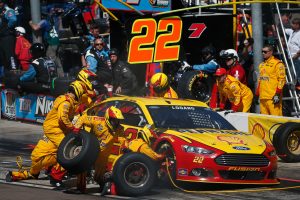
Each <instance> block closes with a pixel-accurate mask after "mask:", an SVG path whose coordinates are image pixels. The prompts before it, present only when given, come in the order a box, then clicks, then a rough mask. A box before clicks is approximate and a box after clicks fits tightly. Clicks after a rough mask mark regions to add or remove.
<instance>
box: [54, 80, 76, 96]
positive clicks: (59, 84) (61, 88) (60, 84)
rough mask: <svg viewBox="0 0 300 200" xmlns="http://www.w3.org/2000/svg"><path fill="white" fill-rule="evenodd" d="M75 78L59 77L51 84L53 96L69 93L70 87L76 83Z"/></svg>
mask: <svg viewBox="0 0 300 200" xmlns="http://www.w3.org/2000/svg"><path fill="white" fill-rule="evenodd" d="M75 79H76V78H75V77H57V78H54V79H53V80H52V83H51V90H50V91H51V95H52V96H55V97H56V96H59V95H62V94H65V93H66V92H67V91H68V88H69V85H70V84H71V83H72V82H73V81H75Z"/></svg>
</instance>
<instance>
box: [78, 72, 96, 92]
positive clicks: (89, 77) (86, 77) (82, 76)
mask: <svg viewBox="0 0 300 200" xmlns="http://www.w3.org/2000/svg"><path fill="white" fill-rule="evenodd" d="M77 79H79V80H81V81H82V82H83V83H84V84H85V85H86V87H87V88H88V89H89V90H92V89H93V84H94V82H95V81H96V74H95V73H94V72H92V71H90V70H88V69H86V68H83V69H82V70H81V71H80V72H79V73H78V76H77Z"/></svg>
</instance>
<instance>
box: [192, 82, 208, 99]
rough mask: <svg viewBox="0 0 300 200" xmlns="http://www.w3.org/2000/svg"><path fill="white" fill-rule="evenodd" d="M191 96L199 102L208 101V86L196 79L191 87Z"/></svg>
mask: <svg viewBox="0 0 300 200" xmlns="http://www.w3.org/2000/svg"><path fill="white" fill-rule="evenodd" d="M192 94H193V96H194V97H195V99H197V100H199V101H204V102H206V101H208V100H209V98H210V94H209V89H208V86H207V85H206V84H205V83H203V82H202V81H201V80H200V79H197V80H196V81H195V82H194V84H193V86H192Z"/></svg>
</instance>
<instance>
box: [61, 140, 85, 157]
mask: <svg viewBox="0 0 300 200" xmlns="http://www.w3.org/2000/svg"><path fill="white" fill-rule="evenodd" d="M81 150H82V141H81V140H78V139H76V138H73V139H71V140H69V141H68V142H67V144H66V145H65V147H64V150H63V155H64V158H65V159H67V160H71V159H73V158H75V157H76V156H78V154H80V152H81Z"/></svg>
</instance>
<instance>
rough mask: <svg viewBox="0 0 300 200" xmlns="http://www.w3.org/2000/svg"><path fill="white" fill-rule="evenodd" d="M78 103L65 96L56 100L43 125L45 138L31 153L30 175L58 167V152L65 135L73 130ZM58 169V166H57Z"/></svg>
mask: <svg viewBox="0 0 300 200" xmlns="http://www.w3.org/2000/svg"><path fill="white" fill-rule="evenodd" d="M77 103H78V102H77V101H75V99H73V98H72V97H71V96H70V95H68V94H65V95H61V96H59V97H57V98H56V100H55V101H54V105H53V108H52V110H51V111H50V112H49V113H48V114H47V117H46V119H45V122H44V124H43V129H44V134H45V135H44V137H43V139H41V140H39V142H38V144H37V146H36V147H35V148H34V150H33V151H32V153H31V160H32V165H31V168H30V174H32V175H36V174H39V172H40V171H41V170H42V169H43V168H46V167H49V166H54V165H58V164H57V161H56V152H57V149H58V146H59V144H60V142H61V141H62V140H63V138H64V137H65V133H68V132H70V131H71V130H72V129H73V127H74V126H73V124H72V122H71V119H72V118H73V116H74V111H75V106H76V105H77ZM56 167H58V166H56Z"/></svg>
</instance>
